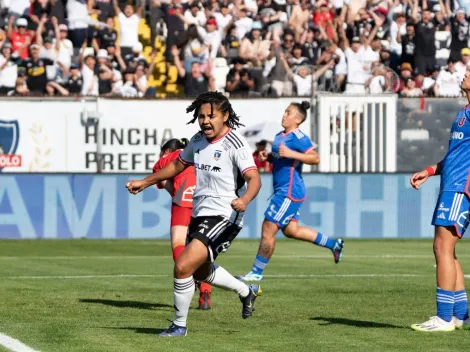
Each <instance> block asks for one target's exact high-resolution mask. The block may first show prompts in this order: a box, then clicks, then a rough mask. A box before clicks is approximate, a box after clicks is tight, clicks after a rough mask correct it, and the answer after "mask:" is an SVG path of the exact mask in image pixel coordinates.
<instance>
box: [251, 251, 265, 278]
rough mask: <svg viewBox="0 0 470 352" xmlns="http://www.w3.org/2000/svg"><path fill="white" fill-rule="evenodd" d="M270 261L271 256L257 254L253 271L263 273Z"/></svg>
mask: <svg viewBox="0 0 470 352" xmlns="http://www.w3.org/2000/svg"><path fill="white" fill-rule="evenodd" d="M268 262H269V258H265V257H263V256H262V255H259V254H257V255H256V258H255V262H254V263H253V268H251V271H252V272H254V273H256V274H259V275H263V271H264V268H265V267H266V265H268Z"/></svg>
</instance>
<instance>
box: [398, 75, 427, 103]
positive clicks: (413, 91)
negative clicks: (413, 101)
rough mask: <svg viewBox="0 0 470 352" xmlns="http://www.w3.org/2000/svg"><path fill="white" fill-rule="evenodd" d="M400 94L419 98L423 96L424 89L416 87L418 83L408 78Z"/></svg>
mask: <svg viewBox="0 0 470 352" xmlns="http://www.w3.org/2000/svg"><path fill="white" fill-rule="evenodd" d="M400 94H401V95H402V96H403V97H406V98H417V97H421V96H423V91H422V90H421V89H420V88H417V87H416V83H415V81H414V80H413V79H412V78H408V79H407V80H406V82H405V88H403V90H402V91H401V92H400Z"/></svg>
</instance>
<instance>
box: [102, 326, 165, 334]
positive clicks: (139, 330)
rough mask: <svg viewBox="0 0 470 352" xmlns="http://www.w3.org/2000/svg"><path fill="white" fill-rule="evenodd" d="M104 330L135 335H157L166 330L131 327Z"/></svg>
mask: <svg viewBox="0 0 470 352" xmlns="http://www.w3.org/2000/svg"><path fill="white" fill-rule="evenodd" d="M105 329H116V330H130V331H135V333H136V334H151V335H158V334H160V333H162V332H164V331H166V329H155V328H138V327H133V326H128V327H123V328H105Z"/></svg>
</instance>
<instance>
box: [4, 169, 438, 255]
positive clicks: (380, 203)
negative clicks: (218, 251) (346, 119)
mask: <svg viewBox="0 0 470 352" xmlns="http://www.w3.org/2000/svg"><path fill="white" fill-rule="evenodd" d="M143 176H144V175H143V174H136V175H123V174H99V175H97V174H88V175H87V174H55V175H51V174H3V175H0V238H16V239H30V238H109V239H115V238H152V239H154V238H168V237H169V228H170V206H171V201H170V197H169V195H168V194H167V192H165V191H157V189H156V187H151V188H149V189H148V190H146V191H144V192H142V193H139V194H138V195H130V194H129V193H128V192H127V190H126V188H125V185H126V183H127V182H128V180H130V179H135V178H141V177H143ZM409 176H410V175H406V174H395V175H383V174H362V175H361V174H355V175H352V174H341V175H338V174H306V175H305V176H304V178H305V184H306V188H307V199H306V201H305V202H304V204H303V205H302V208H301V210H300V222H301V223H302V224H305V225H307V226H310V227H312V228H315V229H317V230H319V231H322V232H323V233H325V234H328V235H333V236H340V237H344V238H418V237H431V236H432V235H433V228H432V227H431V224H430V222H431V216H432V213H433V210H434V205H435V201H436V199H437V195H438V192H439V178H437V177H436V178H434V177H433V178H431V179H430V180H429V181H428V182H427V183H426V184H425V185H424V186H423V187H422V188H421V189H420V190H419V191H416V190H414V189H412V188H411V187H410V185H409ZM271 183H272V178H271V176H270V175H262V184H263V187H262V188H261V191H260V193H259V195H258V196H257V197H256V198H255V200H254V201H253V202H252V203H251V204H250V205H249V206H248V210H247V212H246V215H245V225H244V227H243V230H242V231H241V233H240V235H239V237H240V238H259V237H260V231H261V223H262V221H263V214H264V211H265V209H266V206H267V204H268V199H269V197H270V196H271V194H272V187H271ZM253 248H254V251H256V249H255V247H253ZM253 253H254V252H253Z"/></svg>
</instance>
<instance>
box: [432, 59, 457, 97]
mask: <svg viewBox="0 0 470 352" xmlns="http://www.w3.org/2000/svg"><path fill="white" fill-rule="evenodd" d="M461 81H462V77H461V76H460V74H459V73H458V72H457V71H456V70H455V60H454V59H452V58H450V59H449V61H448V62H447V70H442V71H441V72H439V75H438V76H437V80H436V84H435V85H434V95H435V96H436V97H459V96H461V92H460V82H461Z"/></svg>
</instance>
